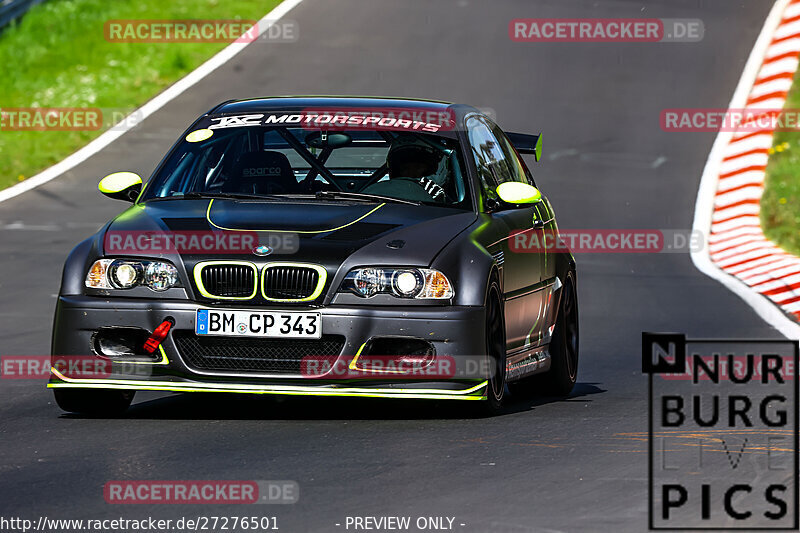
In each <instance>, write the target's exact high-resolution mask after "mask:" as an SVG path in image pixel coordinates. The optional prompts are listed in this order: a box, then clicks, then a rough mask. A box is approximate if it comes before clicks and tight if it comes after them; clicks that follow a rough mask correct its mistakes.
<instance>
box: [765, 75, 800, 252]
mask: <svg viewBox="0 0 800 533" xmlns="http://www.w3.org/2000/svg"><path fill="white" fill-rule="evenodd" d="M784 109H791V110H793V113H795V114H796V112H797V110H798V109H800V70H798V72H797V73H795V77H794V81H793V83H792V88H791V89H790V91H789V95H788V98H787V99H786V104H785V105H784ZM764 186H765V188H764V195H763V196H762V197H761V211H760V216H761V228H762V230H763V231H764V235H766V236H767V238H768V239H770V240H771V241H773V242H774V243H776V244H777V245H778V246H780V247H781V248H783V249H784V250H786V251H787V252H790V253H793V254H795V255H800V131H778V132H775V135H774V137H773V139H772V148H770V156H769V161H768V163H767V175H766V181H765V183H764Z"/></svg>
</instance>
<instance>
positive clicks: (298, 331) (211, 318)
mask: <svg viewBox="0 0 800 533" xmlns="http://www.w3.org/2000/svg"><path fill="white" fill-rule="evenodd" d="M194 332H195V333H196V334H198V335H227V336H229V337H271V338H285V339H301V338H302V339H319V338H321V337H322V319H321V318H320V314H319V313H292V312H284V311H260V312H255V311H230V310H221V309H220V310H218V309H198V310H197V320H196V321H195V326H194Z"/></svg>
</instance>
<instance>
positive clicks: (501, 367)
mask: <svg viewBox="0 0 800 533" xmlns="http://www.w3.org/2000/svg"><path fill="white" fill-rule="evenodd" d="M486 354H487V363H488V367H489V372H488V374H489V375H488V376H487V377H488V381H489V383H488V384H487V386H486V401H485V402H480V403H481V404H482V405H481V411H482V414H484V415H492V414H495V413H496V412H497V411H499V410H500V408H501V407H502V405H503V401H504V400H505V398H506V393H507V392H508V385H507V384H506V321H505V316H504V314H503V300H502V296H501V293H500V286H499V285H498V284H497V282H496V281H492V283H491V284H490V285H489V290H488V291H487V293H486Z"/></svg>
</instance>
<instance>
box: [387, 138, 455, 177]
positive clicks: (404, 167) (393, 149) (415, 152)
mask: <svg viewBox="0 0 800 533" xmlns="http://www.w3.org/2000/svg"><path fill="white" fill-rule="evenodd" d="M442 155H444V154H443V152H442V151H441V150H438V149H436V148H435V147H434V146H433V145H431V144H430V143H427V142H425V141H424V140H422V139H420V138H419V137H417V136H415V135H401V136H399V137H397V138H396V139H395V140H394V141H392V145H391V146H390V147H389V153H388V154H386V165H387V166H388V167H389V177H390V178H423V177H426V176H430V175H432V174H435V173H436V172H437V170H438V169H439V164H440V163H441V161H442Z"/></svg>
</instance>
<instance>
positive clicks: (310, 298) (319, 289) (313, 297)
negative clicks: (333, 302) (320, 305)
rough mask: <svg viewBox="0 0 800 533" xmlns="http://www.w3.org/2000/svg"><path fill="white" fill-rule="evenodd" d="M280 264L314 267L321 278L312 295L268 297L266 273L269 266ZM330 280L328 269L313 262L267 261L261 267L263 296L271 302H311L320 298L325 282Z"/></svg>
mask: <svg viewBox="0 0 800 533" xmlns="http://www.w3.org/2000/svg"><path fill="white" fill-rule="evenodd" d="M278 266H286V267H305V268H313V269H314V270H316V271H317V274H319V280H318V281H317V287H316V288H315V289H314V292H312V293H311V295H310V296H308V297H306V298H289V299H284V298H268V297H267V295H266V293H265V292H264V280H265V279H266V276H265V275H264V273H265V272H266V270H267V269H268V268H271V267H278ZM326 281H328V271H327V270H325V267H323V266H322V265H315V264H313V263H281V262H274V263H267V264H266V265H264V267H263V268H262V269H261V296H263V297H264V299H265V300H267V301H269V302H311V301H313V300H316V299H317V298H319V295H320V294H322V290H323V289H324V288H325V282H326Z"/></svg>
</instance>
